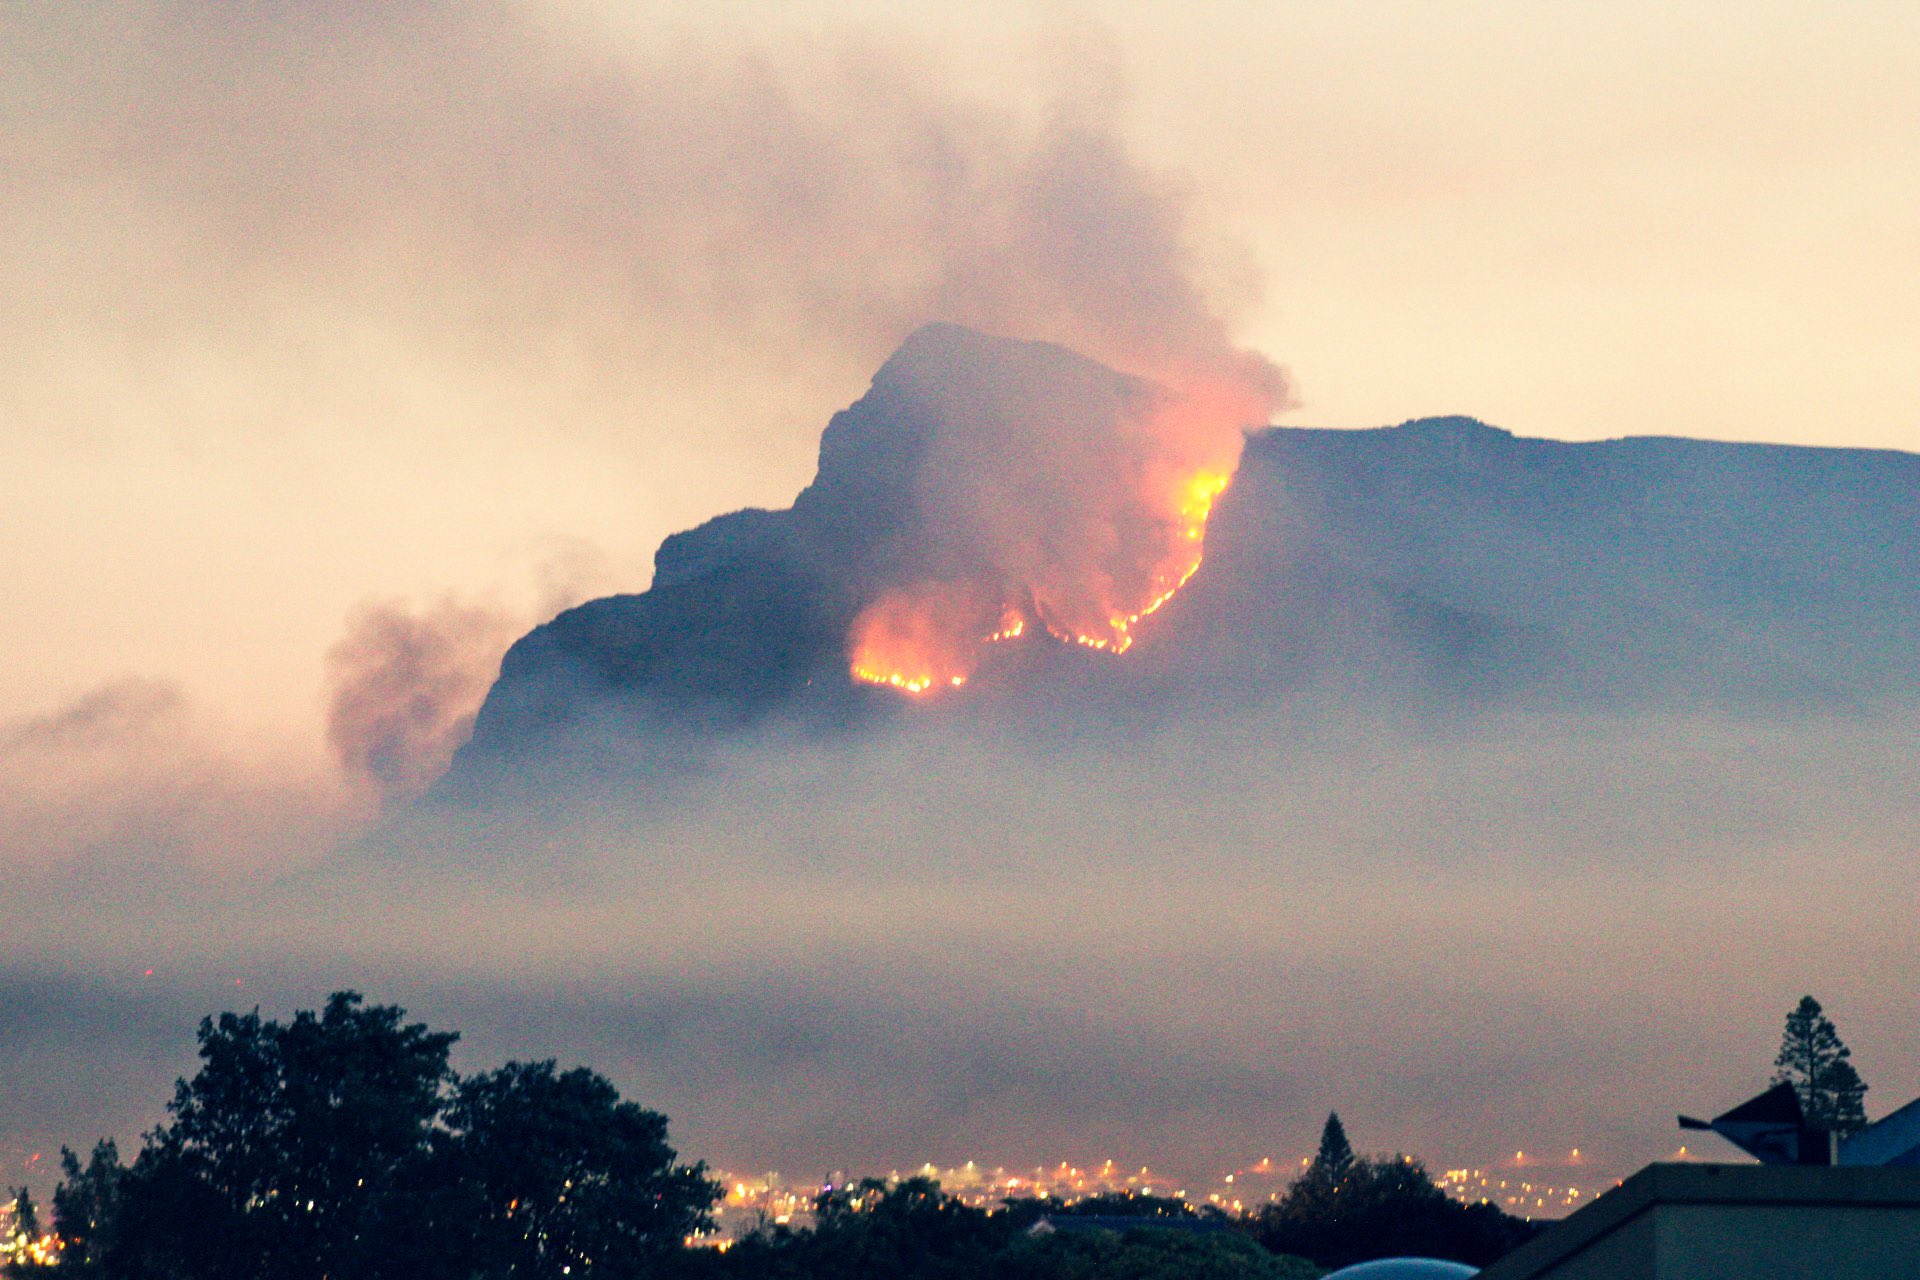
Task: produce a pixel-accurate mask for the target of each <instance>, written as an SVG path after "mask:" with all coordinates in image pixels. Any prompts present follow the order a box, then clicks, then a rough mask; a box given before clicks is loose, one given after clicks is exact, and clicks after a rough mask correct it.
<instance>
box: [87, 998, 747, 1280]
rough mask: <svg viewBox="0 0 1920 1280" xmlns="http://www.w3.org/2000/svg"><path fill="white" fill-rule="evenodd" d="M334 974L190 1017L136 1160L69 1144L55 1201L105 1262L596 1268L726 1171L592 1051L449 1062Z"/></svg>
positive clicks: (529, 1271) (315, 1274)
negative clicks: (187, 1038)
mask: <svg viewBox="0 0 1920 1280" xmlns="http://www.w3.org/2000/svg"><path fill="white" fill-rule="evenodd" d="M405 1017H406V1014H405V1011H404V1010H402V1009H399V1008H396V1007H393V1006H381V1005H375V1006H366V1005H363V1004H362V1002H361V998H360V996H359V995H357V994H355V993H353V992H350V991H343V992H338V993H336V994H335V995H333V996H331V997H330V998H329V999H328V1001H327V1003H326V1007H325V1009H324V1010H323V1011H322V1012H320V1013H318V1014H316V1013H313V1012H309V1011H302V1012H300V1013H298V1014H296V1015H295V1016H294V1018H293V1020H292V1021H291V1022H290V1023H286V1024H282V1023H279V1022H274V1021H270V1020H266V1019H263V1018H261V1016H260V1013H259V1010H257V1009H256V1010H255V1011H254V1012H252V1013H250V1014H233V1013H227V1014H222V1015H221V1017H220V1019H219V1020H218V1021H217V1022H216V1021H214V1020H213V1019H204V1020H202V1022H201V1024H200V1033H199V1034H200V1059H201V1066H200V1070H199V1072H198V1073H196V1074H195V1075H194V1077H193V1078H192V1079H191V1080H182V1081H180V1082H179V1083H178V1084H177V1085H176V1086H175V1092H174V1099H173V1101H172V1103H170V1104H169V1106H168V1110H169V1111H170V1112H171V1119H170V1121H169V1122H168V1123H167V1124H164V1125H162V1126H161V1127H160V1128H158V1129H156V1130H154V1131H153V1132H152V1133H151V1134H149V1135H147V1139H146V1144H145V1146H144V1148H143V1149H142V1151H141V1153H140V1156H139V1158H138V1159H137V1160H135V1161H134V1163H133V1166H132V1168H130V1169H126V1170H122V1169H120V1167H119V1160H118V1155H117V1153H116V1152H114V1150H113V1148H112V1145H111V1144H102V1145H101V1146H100V1147H96V1148H95V1151H94V1158H93V1160H92V1161H91V1162H90V1163H89V1165H88V1166H87V1167H86V1168H85V1169H82V1168H81V1167H80V1163H79V1160H78V1159H77V1158H76V1157H74V1156H73V1154H72V1153H71V1152H67V1153H65V1155H64V1157H63V1165H64V1167H65V1172H66V1180H65V1182H63V1183H62V1184H61V1188H60V1191H59V1192H58V1193H56V1196H55V1204H56V1207H57V1210H58V1212H59V1213H60V1215H61V1221H62V1222H63V1223H68V1222H71V1223H72V1224H74V1229H73V1237H72V1238H74V1239H76V1240H80V1241H84V1242H85V1245H86V1247H85V1249H84V1250H83V1251H81V1252H76V1253H74V1254H73V1255H72V1258H73V1262H74V1264H75V1265H74V1274H78V1275H87V1276H94V1275H97V1276H102V1277H109V1278H110V1280H388V1278H389V1277H391V1278H393V1280H494V1278H495V1277H507V1276H512V1277H526V1278H527V1280H547V1278H548V1277H561V1276H565V1277H569V1280H592V1277H594V1276H608V1275H611V1276H615V1277H623V1278H624V1277H629V1276H636V1275H639V1274H640V1273H641V1272H642V1271H643V1270H644V1269H645V1266H644V1264H646V1263H647V1262H648V1261H649V1260H650V1259H653V1258H656V1257H658V1256H659V1255H661V1254H663V1253H667V1252H671V1251H674V1250H677V1249H679V1248H680V1245H681V1242H682V1240H683V1239H684V1237H685V1236H686V1234H687V1233H688V1232H689V1231H691V1230H694V1229H696V1228H698V1227H701V1226H704V1225H705V1223H706V1221H707V1211H708V1209H709V1208H710V1206H711V1205H712V1203H713V1201H714V1200H715V1199H716V1198H717V1196H718V1192H719V1188H718V1187H717V1186H715V1185H714V1184H713V1183H712V1182H709V1181H708V1180H707V1179H706V1177H705V1176H704V1173H703V1171H702V1170H701V1169H700V1167H699V1166H694V1167H691V1168H688V1167H684V1166H680V1165H677V1164H675V1163H674V1152H673V1149H672V1148H671V1147H669V1146H667V1144H666V1120H665V1119H664V1118H663V1117H661V1116H659V1115H657V1114H655V1113H654V1112H651V1111H645V1110H642V1109H641V1108H640V1107H638V1106H635V1105H634V1104H632V1103H629V1102H622V1101H621V1100H620V1095H619V1093H618V1092H617V1091H616V1090H615V1089H614V1087H613V1086H612V1085H611V1084H609V1083H608V1082H607V1081H605V1080H603V1079H601V1078H600V1077H599V1076H597V1075H594V1074H593V1073H592V1072H590V1071H586V1070H584V1069H578V1070H573V1071H567V1072H557V1071H555V1069H554V1065H553V1064H552V1063H551V1062H541V1063H533V1064H515V1063H510V1064H508V1065H507V1066H506V1067H504V1068H502V1069H500V1070H498V1071H495V1072H492V1073H490V1074H486V1075H481V1076H476V1077H472V1078H470V1079H466V1080H460V1079H459V1078H457V1077H456V1076H455V1075H454V1074H453V1072H452V1071H450V1070H449V1069H448V1065H447V1055H448V1050H449V1048H450V1047H451V1045H452V1044H453V1042H454V1040H455V1039H456V1037H455V1036H454V1035H453V1034H452V1033H447V1032H435V1031H429V1030H428V1029H427V1028H426V1026H424V1025H423V1024H419V1023H408V1022H406V1021H405Z"/></svg>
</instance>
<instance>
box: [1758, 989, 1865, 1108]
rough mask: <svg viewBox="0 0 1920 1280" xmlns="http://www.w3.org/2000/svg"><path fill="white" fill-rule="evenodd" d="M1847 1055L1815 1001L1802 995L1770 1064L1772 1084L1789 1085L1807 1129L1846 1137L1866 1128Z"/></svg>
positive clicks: (1860, 1091) (1861, 1084) (1859, 1088)
mask: <svg viewBox="0 0 1920 1280" xmlns="http://www.w3.org/2000/svg"><path fill="white" fill-rule="evenodd" d="M1852 1056H1853V1053H1852V1050H1850V1049H1848V1048H1847V1046H1846V1044H1845V1042H1844V1041H1842V1040H1841V1039H1840V1033H1839V1032H1838V1031H1837V1030H1835V1029H1834V1025H1833V1021H1832V1019H1830V1018H1828V1017H1827V1015H1826V1014H1824V1013H1822V1012H1821V1010H1820V1002H1819V1001H1818V1000H1815V999H1814V998H1813V997H1812V996H1802V997H1800V1003H1799V1004H1798V1005H1796V1006H1795V1007H1794V1010H1793V1012H1791V1013H1789V1014H1788V1015H1787V1025H1786V1030H1785V1031H1784V1032H1783V1033H1782V1034H1781V1037H1780V1053H1779V1055H1778V1056H1777V1057H1775V1058H1774V1060H1773V1065H1774V1067H1775V1068H1776V1069H1775V1071H1774V1073H1773V1082H1774V1083H1775V1084H1790V1085H1792V1086H1793V1088H1794V1092H1795V1093H1798V1094H1799V1095H1800V1108H1801V1110H1802V1111H1803V1112H1805V1113H1806V1117H1807V1123H1808V1124H1810V1125H1812V1126H1813V1127H1814V1128H1816V1129H1822V1130H1828V1131H1831V1132H1834V1133H1839V1134H1843V1135H1844V1134H1849V1133H1852V1132H1854V1131H1855V1130H1856V1129H1860V1128H1863V1127H1865V1125H1866V1123H1867V1113H1866V1108H1865V1107H1864V1106H1863V1105H1862V1101H1863V1099H1864V1098H1865V1096H1866V1092H1867V1086H1866V1082H1865V1081H1863V1080H1862V1079H1861V1078H1860V1073H1859V1072H1857V1071H1855V1070H1854V1069H1853V1063H1852V1062H1850V1061H1849V1060H1848V1059H1850V1058H1851V1057H1852Z"/></svg>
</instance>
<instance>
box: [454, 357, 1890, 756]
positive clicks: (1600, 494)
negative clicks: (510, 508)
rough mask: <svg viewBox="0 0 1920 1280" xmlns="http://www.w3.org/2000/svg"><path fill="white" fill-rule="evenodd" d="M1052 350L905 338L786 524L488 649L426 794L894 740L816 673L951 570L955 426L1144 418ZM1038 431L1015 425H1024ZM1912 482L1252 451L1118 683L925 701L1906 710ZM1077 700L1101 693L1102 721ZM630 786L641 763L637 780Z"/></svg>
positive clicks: (1122, 383)
mask: <svg viewBox="0 0 1920 1280" xmlns="http://www.w3.org/2000/svg"><path fill="white" fill-rule="evenodd" d="M1151 390H1152V389H1151V388H1150V387H1149V386H1148V384H1145V383H1141V382H1138V381H1137V380H1134V379H1130V378H1127V377H1124V376H1122V375H1119V374H1116V373H1114V372H1113V371H1111V370H1108V369H1106V368H1104V367H1103V366H1101V365H1098V364H1096V363H1094V362H1092V361H1089V360H1086V359H1084V358H1082V357H1080V356H1078V355H1075V354H1074V353H1072V352H1069V351H1066V350H1064V349H1063V348H1060V347H1056V346H1051V345H1048V344H1042V343H1022V342H1014V341H1008V340H1003V339H998V338H991V337H987V336H984V335H981V334H978V333H974V332H971V331H968V330H965V329H960V328H957V327H954V326H947V325H939V326H931V327H929V328H926V329H923V330H921V331H919V332H917V333H915V334H914V335H913V336H912V337H910V338H909V339H908V340H907V342H906V343H905V344H904V345H903V346H902V347H901V349H900V350H899V351H898V352H897V353H896V354H895V355H894V356H893V357H892V358H891V359H890V360H888V361H887V363H886V365H885V366H884V367H883V368H882V369H881V370H880V372H879V373H878V374H877V375H876V376H875V378H874V382H873V386H872V388H871V390H870V391H869V392H868V393H867V394H866V395H865V396H864V397H863V398H862V399H861V400H860V401H859V402H858V403H856V404H854V405H853V406H852V407H850V408H848V409H846V410H845V411H843V412H841V413H838V414H836V415H834V417H833V420H832V421H831V422H830V423H829V424H828V426H827V429H826V431H825V433H824V435H823V436H822V438H821V446H820V465H819V471H818V474H817V476H816V478H815V479H814V481H813V483H812V484H810V485H809V486H808V487H807V488H806V489H805V490H803V491H802V492H801V493H800V494H799V496H798V497H797V498H796V499H795V501H794V504H793V506H792V507H791V508H789V509H787V510H784V511H767V510H758V509H755V510H746V511H738V512H734V513H733V514H731V515H725V516H721V517H718V518H717V519H714V520H710V521H708V522H707V523H706V524H704V525H702V526H700V527H699V528H697V529H693V530H690V531H688V532H685V533H680V534H675V535H674V536H672V537H670V538H668V539H667V540H666V541H665V542H664V543H663V544H662V545H661V547H660V549H659V552H658V555H657V556H656V560H655V578H654V583H653V586H652V588H651V589H650V590H648V591H645V592H643V593H640V594H637V595H621V596H612V597H608V598H606V599H601V600H595V601H592V602H591V603H588V604H585V605H582V606H580V607H579V608H576V609H571V610H568V611H567V612H565V613H562V614H561V615H559V616H558V617H556V618H555V619H553V620H552V621H551V622H549V623H547V624H545V625H544V626H541V627H538V628H536V629H535V630H534V631H533V632H531V633H530V634H528V635H527V636H526V637H524V638H523V639H521V640H520V641H519V642H518V643H517V644H515V645H514V646H513V648H512V650H511V651H510V652H509V653H508V654H507V657H506V660H505V662H504V663H503V665H502V669H501V673H500V678H499V680H498V682H497V683H496V684H495V686H494V688H493V690H492V692H491V693H490V694H489V696H488V698H487V701H486V705H485V707H484V708H483V709H482V711H481V713H480V716H479V718H478V721H477V723H476V725H475V729H474V734H473V737H472V740H471V741H470V742H469V743H468V745H467V746H466V747H465V748H464V749H463V750H462V751H461V753H460V755H459V757H458V759H457V760H456V762H455V767H454V770H453V773H452V774H451V775H450V779H449V781H448V783H447V784H446V786H444V787H443V794H447V793H449V792H458V791H460V790H462V789H463V788H471V787H474V786H478V785H481V784H483V783H484V782H486V781H487V780H488V779H489V778H497V777H501V776H509V775H513V774H518V773H523V772H524V771H525V770H527V769H529V768H532V767H535V766H537V765H539V764H541V763H542V762H545V763H547V764H551V765H554V766H556V767H560V768H564V769H566V770H568V771H572V770H575V769H580V768H586V769H588V770H595V769H600V768H615V769H620V768H624V767H626V765H627V764H629V763H630V762H631V761H632V759H633V758H634V753H635V751H636V748H637V745H638V744H645V753H646V754H647V755H648V758H649V759H651V760H653V761H655V762H656V763H657V762H658V761H660V760H665V759H671V758H674V757H675V756H676V753H677V754H680V755H687V754H692V755H697V754H698V752H699V750H700V747H701V744H702V743H703V742H707V741H710V740H711V739H712V738H713V736H714V735H717V734H726V733H729V732H733V731H736V730H738V729H740V728H742V727H744V726H747V725H751V724H755V723H762V722H768V721H777V722H780V723H783V724H793V725H801V726H810V727H812V728H815V729H819V730H831V731H841V730H845V729H847V728H849V727H854V726H858V725H859V724H861V723H862V722H863V721H864V720H866V719H867V718H869V717H875V716H882V717H884V716H887V715H897V714H901V709H902V706H903V700H902V699H901V697H900V696H899V695H897V694H895V693H893V692H891V691H888V690H882V689H875V688H871V687H867V686H863V685H858V684H856V683H855V682H854V681H852V680H851V679H850V678H849V676H848V674H847V669H846V657H845V653H846V650H845V642H846V633H847V628H848V626H849V624H850V623H851V621H852V620H853V618H854V616H855V615H856V614H857V613H858V611H859V610H860V608H861V607H862V606H863V605H864V604H865V603H866V602H868V601H869V600H871V599H872V598H873V597H874V596H875V595H876V594H877V593H878V592H880V591H881V590H884V589H886V588H887V587H890V586H894V585H897V584H900V583H903V582H907V581H911V580H914V579H924V578H928V577H935V578H938V577H940V576H942V575H943V574H945V573H948V572H950V571H952V570H953V568H954V567H955V566H954V565H953V563H952V557H953V556H954V555H955V554H956V553H955V552H954V550H953V549H952V547H951V546H950V545H949V543H948V542H946V541H943V538H942V533H943V525H942V522H941V519H940V518H939V517H938V516H937V515H936V514H934V513H932V512H930V511H929V509H928V506H927V504H926V503H925V502H924V501H923V491H924V489H925V484H924V481H925V476H924V474H923V465H924V464H925V461H926V459H927V456H928V453H929V448H930V445H931V443H932V442H933V441H935V440H936V439H938V440H941V441H942V443H943V447H946V448H949V449H950V448H953V447H955V446H956V444H957V445H958V446H959V447H965V445H966V443H967V437H966V432H967V430H968V424H969V422H971V421H975V420H977V419H978V418H979V417H980V416H981V415H984V414H1000V415H1008V414H1026V415H1028V416H1029V417H1030V418H1031V419H1032V420H1033V421H1034V422H1036V423H1042V424H1044V423H1046V422H1048V421H1050V420H1057V419H1058V417H1059V416H1060V415H1072V414H1082V415H1085V414H1095V415H1097V414H1103V413H1105V414H1110V413H1113V412H1116V411H1117V410H1116V406H1121V405H1124V404H1126V403H1129V402H1131V401H1132V400H1134V399H1135V398H1137V397H1140V396H1143V395H1148V394H1151ZM1037 429H1040V430H1044V427H1040V428H1037ZM1916 497H1920V455H1911V454H1902V453H1893V452H1883V451H1870V450H1852V449H1815V448H1791V447H1779V446H1767V445H1740V444H1722V443H1714V442H1706V441H1697V440H1682V439H1666V438H1639V439H1633V438H1629V439H1619V440H1609V441H1603V442H1596V443H1586V444H1567V443H1560V442H1555V441H1548V440H1531V439H1525V438H1520V437H1516V436H1514V435H1512V434H1510V433H1509V432H1507V431H1503V430H1500V429H1497V428H1495V427H1490V426H1487V425H1486V424H1484V423H1481V422H1477V421H1475V420H1473V419H1471V418H1460V417H1449V418H1431V419H1424V420H1420V421H1415V422H1408V423H1405V424H1402V425H1400V426H1397V427H1389V428H1383V429H1379V430H1371V431H1323V430H1306V429H1297V428H1270V429H1267V430H1263V431H1259V432H1256V433H1254V434H1253V435H1251V436H1250V437H1249V439H1248V441H1247V447H1246V452H1245V455H1244V457H1243V460H1242V463H1241V467H1240V471H1239V474H1238V476H1237V477H1236V479H1235V481H1234V483H1233V486H1232V487H1231V488H1230V489H1229V490H1228V491H1227V493H1226V494H1225V495H1224V496H1223V497H1222V498H1221V500H1220V501H1219V503H1218V505H1217V506H1216V508H1215V512H1214V515H1213V519H1212V522H1211V524H1210V526H1209V529H1208V533H1207V541H1206V548H1207V556H1206V562H1205V564H1204V565H1203V566H1202V568H1201V569H1200V571H1199V573H1198V574H1197V575H1196V576H1195V577H1194V579H1193V580H1192V582H1191V583H1190V584H1189V585H1188V587H1187V588H1186V589H1185V590H1184V591H1183V592H1182V593H1181V594H1180V595H1179V596H1178V597H1176V598H1175V600H1174V601H1173V603H1172V604H1171V605H1169V606H1168V608H1166V609H1165V610H1164V611H1163V612H1162V613H1161V614H1160V615H1157V616H1156V617H1154V618H1153V619H1151V620H1149V621H1148V622H1147V623H1145V624H1143V625H1142V627H1141V628H1140V632H1139V635H1140V642H1139V644H1138V645H1137V646H1136V648H1135V649H1134V651H1133V652H1131V653H1129V654H1126V655H1124V656H1122V657H1109V656H1105V655H1098V654H1088V653H1084V652H1080V651H1076V650H1072V649H1069V648H1067V647H1065V646H1061V645H1059V644H1057V643H1056V642H1054V641H1052V640H1049V639H1047V638H1045V637H1044V636H1041V637H1038V638H1033V637H1029V638H1028V639H1026V640H1024V641H1022V642H1020V643H1019V644H1017V645H1013V646H1008V647H1007V648H1008V652H1006V653H1004V654H996V655H995V658H994V662H993V664H992V665H990V666H988V667H984V668H983V669H982V671H981V672H980V673H979V676H978V678H977V679H976V681H975V682H974V684H971V685H969V686H968V688H967V689H965V690H962V691H959V692H957V693H953V694H947V695H943V696H944V697H945V698H948V699H956V700H969V699H971V700H975V701H976V702H979V701H981V700H986V701H988V702H990V701H991V700H992V699H993V698H994V697H996V696H1004V695H1005V694H1006V692H1007V691H1008V690H1009V689H1017V688H1018V687H1019V686H1020V685H1021V684H1022V682H1030V681H1036V680H1051V681H1056V682H1058V687H1059V688H1061V689H1064V690H1067V691H1084V692H1085V693H1086V694H1087V696H1091V697H1100V696H1125V697H1129V698H1136V699H1147V700H1151V699H1152V698H1154V697H1156V696H1160V695H1161V694H1167V695H1169V696H1171V694H1172V692H1174V691H1177V692H1178V695H1179V696H1180V697H1181V698H1183V699H1186V698H1191V697H1192V696H1195V695H1199V696H1201V697H1202V699H1203V701H1204V699H1205V697H1206V696H1210V695H1221V694H1228V693H1230V696H1232V697H1234V698H1235V699H1242V700H1244V699H1245V698H1248V697H1259V696H1263V695H1267V694H1272V695H1278V694H1282V693H1285V692H1287V691H1289V690H1300V689H1319V690H1336V691H1339V694H1340V696H1342V697H1345V698H1350V699H1358V700H1360V701H1362V702H1370V703H1377V702H1378V701H1379V699H1381V698H1383V697H1384V698H1390V699H1393V700H1396V701H1395V703H1394V705H1418V706H1421V707H1426V708H1447V707H1458V706H1476V705H1485V704H1489V703H1492V704H1500V703H1519V704H1526V705H1533V706H1544V707H1548V708H1562V707H1583V706H1590V705H1595V704H1603V705H1620V706H1631V705H1634V704H1637V703H1646V704H1649V705H1672V704H1674V703H1676V702H1684V703H1689V704H1698V703H1702V702H1705V703H1711V704H1716V705H1734V706H1742V707H1779V706H1802V705H1825V706H1840V707H1862V706H1867V705H1871V704H1874V703H1877V702H1882V701H1885V700H1888V699H1898V700H1906V699H1909V698H1912V697H1913V696H1914V695H1915V693H1916V691H1920V502H1916ZM1103 691H1104V692H1103ZM649 767H651V766H649Z"/></svg>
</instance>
